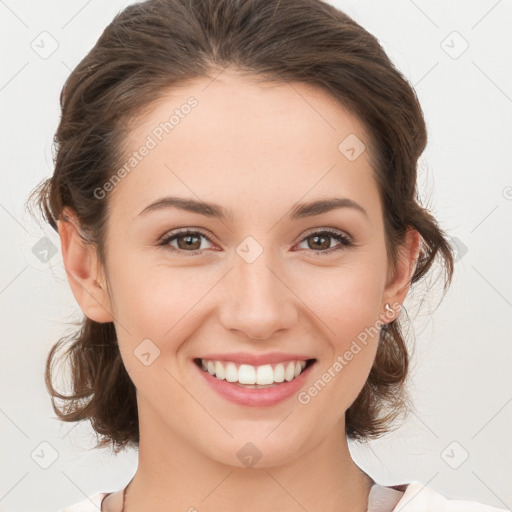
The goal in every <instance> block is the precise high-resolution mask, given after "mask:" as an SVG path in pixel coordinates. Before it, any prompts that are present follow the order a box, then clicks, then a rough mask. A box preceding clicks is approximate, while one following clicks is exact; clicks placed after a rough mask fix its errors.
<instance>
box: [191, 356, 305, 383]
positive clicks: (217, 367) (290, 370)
mask: <svg viewBox="0 0 512 512" xmlns="http://www.w3.org/2000/svg"><path fill="white" fill-rule="evenodd" d="M201 367H202V368H203V370H204V371H207V372H208V373H209V374H210V375H214V376H215V377H217V379H220V380H224V379H225V380H226V381H227V382H238V383H240V384H247V385H254V384H257V385H261V386H265V385H269V384H273V383H279V382H283V381H285V380H286V381H287V382H290V381H291V380H293V379H294V378H296V377H298V376H299V375H300V374H301V373H302V370H304V368H305V367H306V361H289V362H288V363H284V364H283V363H278V364H276V365H275V366H273V365H270V364H264V365H262V366H252V365H250V364H241V365H240V366H238V367H237V365H236V364H235V363H232V362H228V363H227V362H225V361H209V360H205V359H201Z"/></svg>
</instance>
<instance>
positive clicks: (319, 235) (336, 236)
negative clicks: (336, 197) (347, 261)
mask: <svg viewBox="0 0 512 512" xmlns="http://www.w3.org/2000/svg"><path fill="white" fill-rule="evenodd" d="M201 238H203V239H205V240H207V241H208V242H210V243H211V244H213V243H214V242H213V241H212V239H211V238H210V237H209V236H208V235H206V234H205V233H202V232H201V231H197V230H191V229H188V228H185V229H180V230H178V231H174V232H172V233H169V234H168V235H167V236H165V237H164V238H163V239H162V240H161V241H160V242H159V243H158V245H159V246H162V247H164V248H165V249H167V250H169V251H171V252H173V253H181V254H183V255H186V256H194V255H198V254H201V253H202V252H203V250H204V249H200V248H199V249H195V250H190V251H189V250H188V249H187V248H190V247H191V246H194V245H197V241H199V247H201ZM180 239H181V240H185V242H184V243H182V244H181V245H182V247H179V245H180V244H179V240H180ZM310 239H313V242H309V244H308V240H310ZM329 239H333V240H336V241H337V242H338V245H335V246H334V247H330V246H331V243H330V242H329ZM326 240H327V241H328V242H327V245H328V246H329V247H327V248H324V249H311V248H309V247H308V248H305V249H301V250H302V251H305V252H307V253H311V254H312V255H315V256H324V255H328V254H332V253H334V252H338V251H341V250H344V249H347V248H349V247H352V246H354V245H355V244H354V242H353V241H352V239H351V238H350V237H349V236H348V235H346V234H345V233H343V232H342V231H339V230H335V229H331V228H325V229H321V230H318V231H313V232H310V233H309V234H307V235H306V236H305V237H304V238H302V240H301V241H300V242H299V244H298V245H300V244H303V243H304V242H306V244H307V245H315V244H319V245H325V241H326ZM174 241H178V247H174V246H172V245H171V242H174Z"/></svg>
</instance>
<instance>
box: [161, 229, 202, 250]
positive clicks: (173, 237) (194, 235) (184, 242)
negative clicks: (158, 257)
mask: <svg viewBox="0 0 512 512" xmlns="http://www.w3.org/2000/svg"><path fill="white" fill-rule="evenodd" d="M201 238H203V239H205V240H207V241H208V242H210V243H212V241H211V239H210V238H209V237H208V236H206V235H205V234H203V233H201V232H200V231H192V230H190V229H181V230H179V231H177V232H174V233H170V234H169V235H168V236H166V237H164V238H163V240H162V241H161V242H160V243H159V245H161V246H165V247H166V248H167V249H169V250H171V251H178V252H179V251H182V252H188V253H190V254H197V253H199V252H201V251H202V250H203V249H205V247H201ZM171 242H176V243H177V247H175V246H173V245H171Z"/></svg>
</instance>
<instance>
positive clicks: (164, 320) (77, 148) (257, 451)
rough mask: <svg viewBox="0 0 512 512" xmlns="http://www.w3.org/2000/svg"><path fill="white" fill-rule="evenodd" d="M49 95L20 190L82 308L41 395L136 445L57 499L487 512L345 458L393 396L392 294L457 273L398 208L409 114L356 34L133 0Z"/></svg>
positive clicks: (411, 137)
mask: <svg viewBox="0 0 512 512" xmlns="http://www.w3.org/2000/svg"><path fill="white" fill-rule="evenodd" d="M61 107H62V117H61V121H60V125H59V128H58V131H57V133H56V143H57V153H56V167H55V172H54V175H53V176H52V177H51V178H50V179H48V180H47V181H46V182H44V183H43V184H42V185H41V187H40V188H39V189H38V190H37V192H36V194H37V199H38V201H39V204H40V206H41V208H42V211H43V213H44V215H45V216H46V219H47V220H48V221H49V222H50V223H51V224H52V226H54V227H55V228H56V229H58V232H59V235H60V238H61V242H62V255H63V260H64V263H65V268H66V271H67V274H68V277H69V283H70V286H71V288H72V290H73V293H74V296H75V298H76V300H77V302H78V304H79V305H80V307H81V309H82V311H83V313H84V315H85V318H84V322H83V325H82V327H81V329H80V330H79V331H78V332H77V333H76V336H74V337H73V339H71V340H66V339H63V340H61V341H60V342H59V343H58V344H56V345H55V346H54V347H53V349H52V351H51V353H50V354H49V357H48V364H47V369H46V377H47V385H48V389H49V391H50V393H51V395H52V398H53V399H59V400H61V402H62V401H63V402H62V403H61V405H60V406H57V405H56V404H55V403H54V408H55V411H56V412H57V414H58V415H59V417H60V418H61V419H62V420H64V421H83V420H88V421H90V422H91V424H92V426H93V427H94V429H95V431H96V432H97V433H98V434H99V435H100V436H102V440H101V442H100V443H99V444H98V446H107V445H108V444H112V446H113V447H114V449H115V450H120V449H122V448H124V447H128V446H132V447H136V448H137V449H138V451H139V464H138V468H137V471H136V474H135V475H134V477H133V478H132V479H131V481H130V482H129V484H128V485H127V486H125V487H124V488H123V489H119V490H117V491H116V492H101V493H97V494H95V495H93V496H91V497H90V498H89V499H88V500H86V501H84V502H82V503H80V504H77V505H74V506H71V507H68V508H66V509H64V510H65V511H66V512H79V511H84V512H85V511H96V510H98V509H101V510H102V511H104V512H119V511H124V512H142V511H147V510H166V511H185V510H189V511H192V510H201V511H218V510H222V511H224V512H229V511H234V510H237V511H239V510H244V511H246V512H251V511H256V510H258V511H259V510H280V511H299V510H307V511H309V512H313V511H326V510H333V511H334V510H350V511H354V512H355V511H360V512H363V511H367V510H368V511H371V512H390V511H392V510H396V511H398V510H400V511H403V512H408V511H411V512H412V511H420V510H422V511H426V510H428V511H436V512H440V511H444V510H446V511H455V510H457V511H459V510H460V511H462V510H464V511H469V510H474V511H495V510H498V509H495V508H492V507H488V506H485V505H481V504H478V503H472V502H468V501H455V500H448V499H447V498H445V497H443V496H441V495H440V494H438V493H436V492H434V491H433V490H432V489H429V488H426V487H423V486H422V485H420V484H419V483H417V482H411V483H408V484H407V483H405V484H403V485H397V486H393V487H385V486H382V485H379V484H378V483H377V482H375V481H374V480H373V479H372V478H371V476H370V475H368V474H366V473H365V472H363V471H362V470H361V469H360V468H359V467H358V466H357V465H356V464H355V463H354V461H353V460H352V458H351V456H350V453H349V450H348V444H347V441H348V439H360V440H363V439H370V438H375V437H377V436H379V435H381V434H383V433H385V432H387V431H388V430H389V429H390V428H391V426H392V422H393V420H394V419H396V418H397V416H398V415H399V414H400V413H401V412H403V410H404V408H406V404H407V400H406V394H405V390H404V382H405V379H406V376H407V370H408V354H407V350H406V346H405V343H404V338H403V336H402V333H401V328H400V322H401V320H402V318H401V316H402V315H401V314H400V309H401V305H402V304H403V302H404V299H405V297H406V295H407V293H408V291H409V288H410V286H411V285H412V284H414V283H416V282H418V281H420V280H421V279H422V278H423V277H424V276H426V275H427V274H428V273H429V272H430V271H431V268H432V265H433V263H434V262H435V261H436V260H438V261H439V263H440V264H441V265H442V266H444V269H445V278H446V280H445V283H446V286H447V285H448V284H449V282H450V279H451V275H452V271H453V258H452V254H451V249H450V246H449V244H448V242H447V240H446V238H445V236H444V234H443V232H442V230H441V229H440V228H439V227H438V225H437V223H436V221H435V219H434V218H433V217H432V215H431V214H430V213H429V212H428V211H427V210H426V209H424V208H423V207H422V206H421V205H420V204H418V202H417V199H416V164H417V160H418V157H419V156H420V155H421V153H422V151H423V150H424V148H425V145H426V128H425V122H424V119H423V116H422V112H421V108H420V106H419V104H418V101H417V98H416V95H415V93H414V91H413V89H412V88H411V86H410V85H409V84H408V82H407V81H406V80H405V79H404V78H403V76H402V75H401V74H400V73H399V72H398V71H397V69H396V68H395V67H394V66H393V64H392V63H391V62H390V60H389V59H388V57H387V56H386V54H385V53H384V51H383V49H382V48H381V46H380V45H379V43H378V42H377V40H376V39H375V38H374V37H373V36H372V35H371V34H369V33H368V32H367V31H365V30H364V29H363V28H362V27H360V26H359V25H358V24H357V23H355V22H354V21H353V20H352V19H350V18H349V17H348V16H346V15H345V14H343V13H342V12H340V11H339V10H336V9H335V8H334V7H332V6H330V5H328V4H326V3H322V2H320V1H317V0H282V1H273V0H149V1H147V2H143V3H139V4H134V5H131V6H129V7H128V8H126V9H125V10H124V11H123V12H122V13H120V14H119V15H118V16H116V18H115V19H114V20H113V21H112V23H111V24H110V25H109V26H108V27H107V28H106V30H105V31H104V33H103V34H102V36H101V37H100V39H99V40H98V42H97V43H96V45H95V46H94V48H93V49H92V50H91V51H90V53H89V54H88V55H87V56H86V57H85V58H84V59H83V60H82V61H81V62H80V64H79V65H78V66H77V67H76V68H75V70H74V71H73V72H72V73H71V75H70V77H69V79H68V81H67V82H66V84H65V86H64V89H63V92H62V96H61ZM63 344H67V351H66V353H65V354H64V355H63V356H62V357H65V358H67V359H68V360H69V361H70V363H71V369H72V372H73V373H72V382H73V392H72V393H71V394H70V395H62V394H60V393H58V392H57V391H56V390H55V389H54V387H53V378H54V371H53V369H54V364H55V362H56V361H57V360H58V359H59V357H57V353H58V348H59V347H61V346H62V345H63Z"/></svg>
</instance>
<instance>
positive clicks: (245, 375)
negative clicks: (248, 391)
mask: <svg viewBox="0 0 512 512" xmlns="http://www.w3.org/2000/svg"><path fill="white" fill-rule="evenodd" d="M238 382H239V383H240V384H256V368H254V366H251V365H248V364H241V365H240V368H238Z"/></svg>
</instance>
